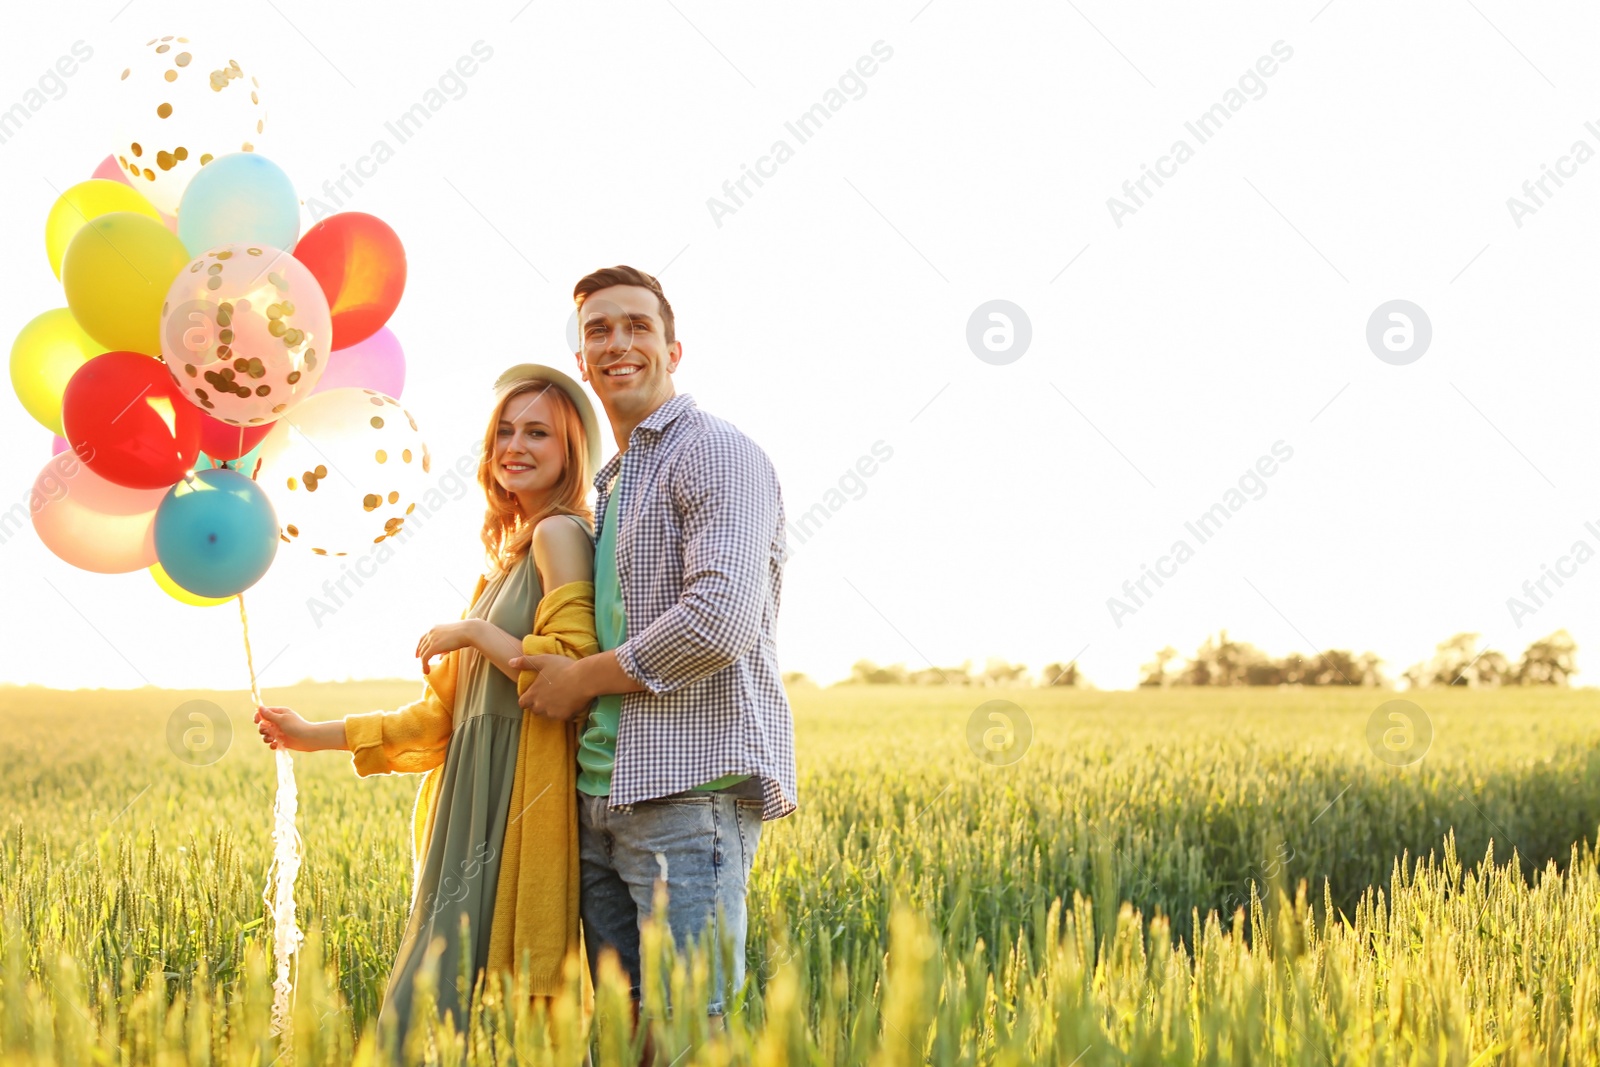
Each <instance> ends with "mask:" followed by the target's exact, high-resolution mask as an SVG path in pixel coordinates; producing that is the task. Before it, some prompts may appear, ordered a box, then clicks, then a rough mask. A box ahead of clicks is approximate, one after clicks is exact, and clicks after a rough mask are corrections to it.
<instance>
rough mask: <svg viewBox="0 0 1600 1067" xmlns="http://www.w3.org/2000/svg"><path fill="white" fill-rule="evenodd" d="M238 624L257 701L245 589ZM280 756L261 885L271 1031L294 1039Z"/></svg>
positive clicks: (290, 785)
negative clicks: (268, 935) (273, 969)
mask: <svg viewBox="0 0 1600 1067" xmlns="http://www.w3.org/2000/svg"><path fill="white" fill-rule="evenodd" d="M239 624H240V626H241V627H242V629H243V632H244V659H245V664H246V665H247V666H248V667H249V668H250V699H251V700H253V701H254V702H255V706H256V707H260V706H261V690H260V688H259V686H258V685H257V683H256V665H255V658H254V656H253V655H252V654H251V652H250V616H249V615H247V614H246V613H245V610H244V594H242V593H241V594H240V595H239ZM277 757H278V795H277V797H276V799H275V800H274V801H273V808H272V816H273V818H272V865H271V866H270V867H269V868H268V869H267V884H266V887H265V888H264V889H263V890H262V891H261V899H262V902H263V903H265V904H266V906H267V914H268V915H270V916H271V917H272V954H273V960H274V962H275V964H276V965H277V977H276V978H275V979H274V980H273V983H272V1033H273V1034H274V1035H277V1036H281V1037H283V1038H284V1042H285V1045H286V1047H287V1046H288V1045H289V1043H290V1041H291V1040H292V1035H293V1031H292V1028H291V1023H292V1017H291V1015H290V1008H291V1007H292V1001H291V997H292V995H293V993H294V980H293V978H292V977H291V968H292V964H293V962H294V959H295V955H296V953H297V952H298V951H299V948H300V941H301V933H300V927H299V924H298V923H296V922H295V907H294V883H295V879H296V878H298V877H299V875H300V857H301V854H302V847H301V846H302V842H301V840H300V832H299V831H298V830H297V829H296V828H295V825H294V823H295V813H296V810H297V808H298V807H299V803H298V790H297V789H296V787H295V781H294V760H293V759H292V758H290V756H289V750H288V749H284V748H280V749H278V751H277Z"/></svg>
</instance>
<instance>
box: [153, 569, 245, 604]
mask: <svg viewBox="0 0 1600 1067" xmlns="http://www.w3.org/2000/svg"><path fill="white" fill-rule="evenodd" d="M150 577H152V578H154V579H155V580H156V584H157V585H159V586H160V587H161V588H162V590H163V591H164V592H165V593H166V594H167V595H168V596H170V597H171V598H172V599H173V600H176V601H178V602H179V603H180V604H190V605H193V606H194V607H197V608H214V607H216V606H217V605H218V604H226V603H228V601H230V600H232V599H233V597H231V596H221V597H218V596H201V595H200V594H199V593H191V592H189V590H187V589H185V588H184V587H183V586H181V585H179V584H178V583H177V582H175V581H173V580H172V575H170V574H168V573H167V569H166V568H165V567H163V566H162V565H161V564H160V563H152V564H150Z"/></svg>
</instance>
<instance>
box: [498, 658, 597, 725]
mask: <svg viewBox="0 0 1600 1067" xmlns="http://www.w3.org/2000/svg"><path fill="white" fill-rule="evenodd" d="M511 666H513V667H515V668H516V669H517V670H523V671H536V672H538V675H539V676H538V677H537V678H535V679H534V681H533V684H532V685H530V686H528V688H527V689H525V690H523V693H522V695H521V696H520V697H518V698H517V703H518V704H520V705H521V706H522V707H523V708H525V709H526V710H528V711H531V712H533V713H534V714H535V715H538V716H540V717H541V718H545V719H559V720H566V719H575V718H577V717H578V716H579V715H580V714H581V713H582V712H583V710H584V709H585V708H587V707H588V706H589V702H590V701H591V700H593V699H594V697H593V695H592V694H590V693H588V692H587V691H585V689H584V687H583V684H582V680H583V672H582V671H580V670H578V664H577V661H576V660H570V659H568V658H567V657H565V656H555V655H544V656H517V657H515V658H513V659H512V661H511Z"/></svg>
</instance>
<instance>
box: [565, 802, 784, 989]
mask: <svg viewBox="0 0 1600 1067" xmlns="http://www.w3.org/2000/svg"><path fill="white" fill-rule="evenodd" d="M610 799H611V798H610V797H594V796H589V795H588V794H587V793H579V794H578V860H579V869H580V878H581V880H582V882H581V889H580V892H579V896H578V909H579V912H580V913H581V914H582V916H583V937H584V942H585V946H586V949H587V952H588V956H589V973H590V975H591V976H592V977H594V978H595V980H596V981H598V978H599V974H598V964H599V959H600V953H601V952H602V951H603V950H605V949H607V948H610V949H612V950H614V951H615V952H616V953H617V955H618V957H619V958H620V960H621V963H622V968H623V970H624V971H626V972H627V974H628V977H629V980H630V982H631V984H632V994H633V997H634V999H635V1000H638V999H639V997H640V990H639V924H640V923H641V922H643V921H644V920H645V919H646V918H648V917H649V916H650V914H651V909H652V907H653V905H654V894H655V886H656V882H657V881H660V880H665V882H666V886H667V927H668V928H669V929H670V930H671V931H672V939H673V941H674V942H675V943H676V945H677V947H678V949H679V951H680V952H681V951H684V950H686V949H687V948H688V946H690V945H692V944H694V943H695V942H696V940H697V939H698V938H699V937H700V936H701V935H702V934H704V933H705V931H706V930H707V929H708V928H709V929H711V931H712V945H713V946H720V945H721V944H722V940H723V938H724V937H728V938H731V939H732V942H733V975H732V981H731V982H730V983H729V984H727V985H726V986H725V985H724V984H723V980H722V979H723V975H722V969H723V968H722V954H721V951H720V948H718V950H717V953H716V959H715V962H714V963H713V968H712V975H711V1003H710V1005H709V1006H708V1008H707V1011H708V1012H709V1013H710V1014H712V1015H722V1014H725V1011H726V1004H727V997H728V996H729V995H731V994H732V993H733V992H734V991H736V990H738V989H739V988H740V987H741V986H742V985H743V984H744V954H745V953H744V950H745V932H746V930H747V929H748V927H749V915H748V912H747V911H746V909H745V887H746V884H747V882H748V880H749V878H750V863H751V861H752V860H754V859H755V854H756V844H757V843H758V842H759V841H760V840H761V801H760V800H757V799H752V798H748V797H744V796H740V795H738V794H736V793H730V792H714V793H706V792H685V793H675V794H673V795H671V796H667V797H661V798H659V799H657V800H647V801H643V802H641V803H638V804H634V805H632V806H631V807H630V808H623V809H618V810H615V811H613V810H612V809H611V808H609V807H608V806H607V805H608V804H609V802H610ZM719 909H720V910H721V913H722V914H721V919H722V923H723V925H720V926H719V925H718V923H717V919H718V914H717V913H718V910H719Z"/></svg>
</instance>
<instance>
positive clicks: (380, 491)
mask: <svg viewBox="0 0 1600 1067" xmlns="http://www.w3.org/2000/svg"><path fill="white" fill-rule="evenodd" d="M432 462H433V459H432V457H431V456H430V455H429V453H428V446H427V445H426V444H425V443H424V442H423V440H422V435H421V433H419V432H418V430H417V421H416V419H414V418H412V417H411V413H410V412H408V411H406V409H405V408H403V407H401V406H400V402H399V401H398V400H396V399H394V398H393V397H391V396H385V395H384V394H382V393H379V392H376V391H375V390H372V389H330V390H329V391H328V392H326V393H318V394H316V395H315V396H312V397H308V398H307V399H305V400H303V401H301V402H300V403H299V404H298V405H297V406H295V407H294V408H291V409H290V410H289V411H288V412H287V413H286V414H285V415H284V416H283V417H282V418H280V419H279V420H278V421H277V422H276V423H275V424H274V425H273V428H272V432H271V433H269V434H267V436H266V438H265V439H263V440H262V442H261V469H260V471H259V472H258V473H257V475H256V483H257V484H258V485H260V486H261V488H262V489H264V490H266V493H267V498H268V499H269V500H271V501H272V506H273V507H274V508H275V509H276V510H277V512H278V521H279V523H280V526H281V530H282V534H281V536H282V539H283V540H285V541H288V542H289V543H290V544H294V545H304V546H306V547H307V548H309V549H310V550H311V551H312V552H313V553H314V554H316V555H319V556H344V555H348V554H350V553H352V552H359V551H361V550H362V549H364V548H365V547H366V546H368V545H373V544H378V543H381V542H382V541H384V540H386V539H388V538H390V537H396V536H399V534H400V533H401V531H402V529H403V528H404V526H405V522H406V516H407V515H409V514H411V512H412V510H413V509H414V508H415V507H416V505H417V502H418V501H419V500H420V499H421V498H422V494H423V492H424V491H425V489H426V487H427V481H428V474H429V471H430V469H431V467H432Z"/></svg>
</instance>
